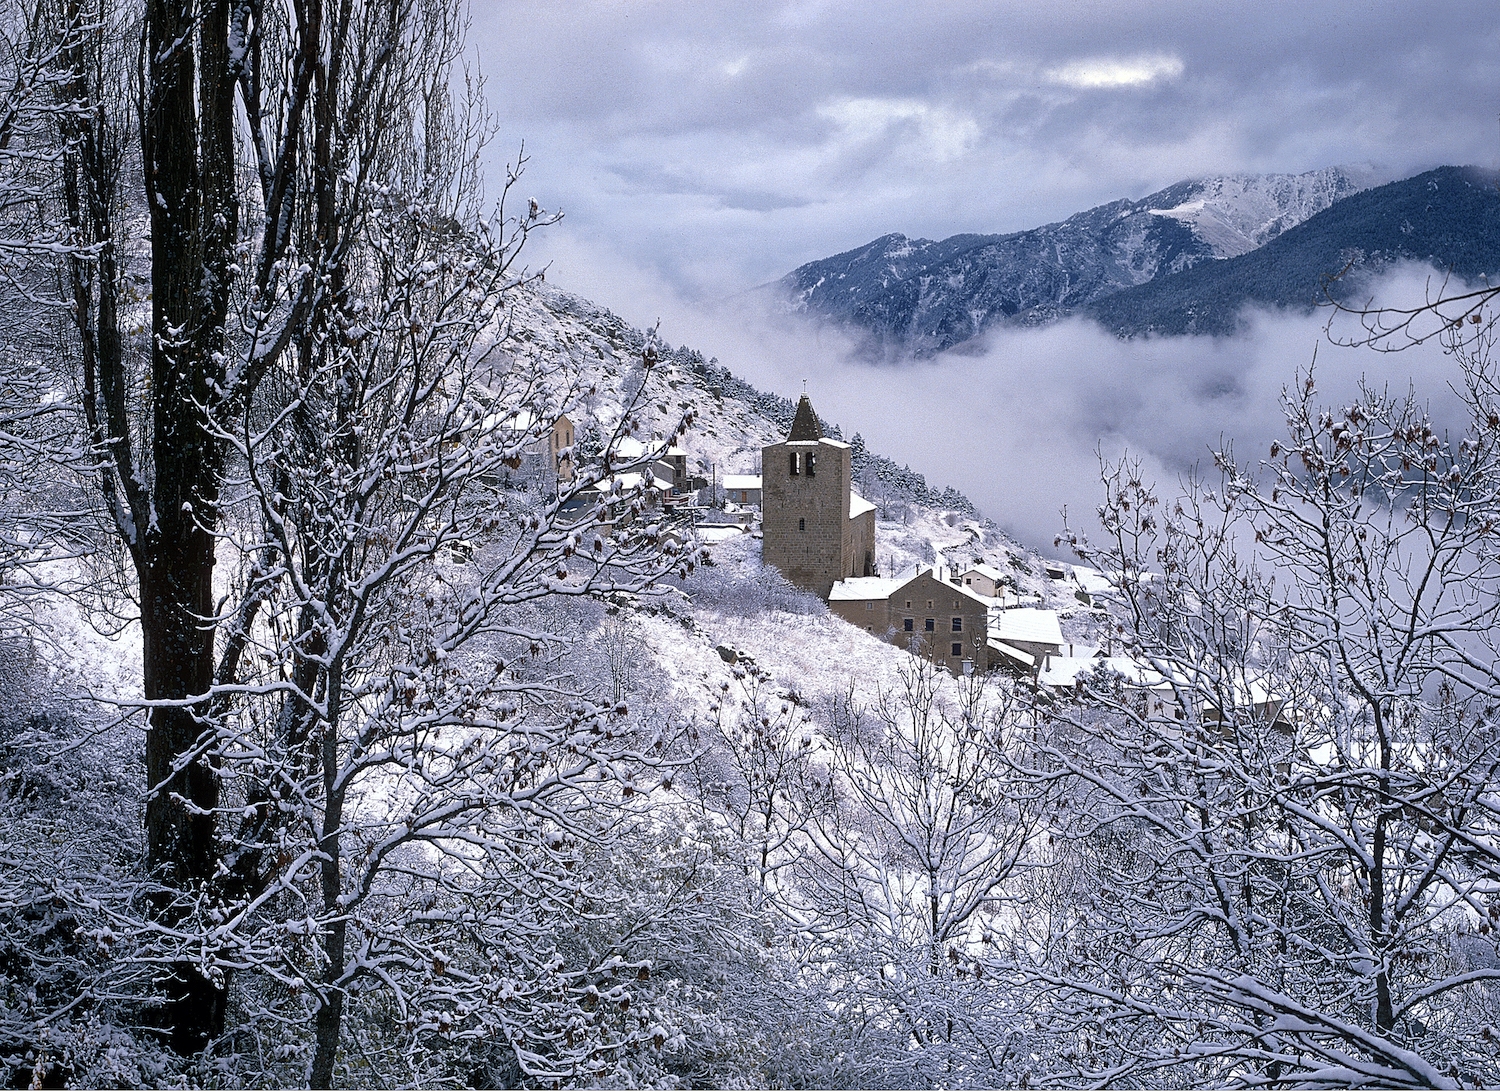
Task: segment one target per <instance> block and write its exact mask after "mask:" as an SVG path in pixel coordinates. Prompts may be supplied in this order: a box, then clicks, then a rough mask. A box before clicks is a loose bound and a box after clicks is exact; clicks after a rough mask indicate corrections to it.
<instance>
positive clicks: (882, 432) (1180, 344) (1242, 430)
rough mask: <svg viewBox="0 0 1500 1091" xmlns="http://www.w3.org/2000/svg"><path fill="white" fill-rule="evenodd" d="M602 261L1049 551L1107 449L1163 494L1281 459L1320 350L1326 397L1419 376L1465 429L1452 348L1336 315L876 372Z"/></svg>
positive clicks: (1058, 327)
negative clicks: (1369, 341) (1408, 342)
mask: <svg viewBox="0 0 1500 1091" xmlns="http://www.w3.org/2000/svg"><path fill="white" fill-rule="evenodd" d="M569 256H570V257H573V258H579V257H582V256H583V253H582V251H575V252H574V253H572V254H571V255H569ZM566 264H568V265H573V262H572V261H569V262H567V263H566ZM588 267H589V268H591V269H593V270H595V272H594V274H593V277H592V279H591V280H590V282H589V283H587V284H585V285H579V286H578V288H579V289H580V290H583V291H584V292H585V294H590V293H592V295H593V298H595V299H597V300H598V301H600V302H602V303H605V304H606V305H608V306H611V307H613V308H614V309H615V310H617V311H618V312H620V313H621V314H622V315H623V316H624V317H626V318H628V319H629V320H631V321H632V322H635V323H637V324H647V325H649V324H651V323H653V322H655V321H656V319H658V318H660V319H661V322H662V325H661V333H662V336H663V337H665V338H666V339H667V340H668V341H670V342H672V343H673V344H683V343H685V344H688V345H691V346H692V347H694V348H696V349H698V350H700V351H701V352H703V353H704V354H705V355H707V356H717V357H718V358H719V360H720V362H722V363H724V364H725V365H727V366H728V367H729V368H730V369H731V370H733V371H734V372H735V373H737V374H739V375H742V376H743V377H744V378H746V379H747V380H749V381H750V382H752V383H754V384H755V385H756V386H758V387H761V388H762V389H766V390H772V391H775V392H777V393H780V394H783V395H785V396H788V397H795V396H796V394H797V393H798V392H799V391H800V390H801V389H802V381H803V380H804V379H806V380H807V389H808V392H809V393H810V394H811V395H812V398H813V404H814V405H815V406H816V407H817V409H818V412H819V414H820V415H821V416H823V417H824V418H825V419H827V420H830V421H835V422H837V423H838V424H839V426H840V427H841V428H842V429H843V431H844V434H845V436H849V435H852V434H853V433H855V432H859V433H860V434H862V435H863V436H864V438H865V440H866V442H867V443H868V444H869V445H870V447H871V448H872V449H874V450H876V451H879V452H881V453H882V454H885V455H887V456H889V457H891V458H893V459H895V460H896V461H897V462H904V463H909V464H910V465H911V467H912V468H913V469H915V470H918V471H920V472H921V473H923V474H925V475H926V476H927V480H928V482H929V483H930V484H933V485H935V486H938V487H942V486H945V485H953V486H955V487H957V488H959V489H961V490H962V491H963V492H965V493H966V494H967V495H968V496H969V497H970V498H971V499H972V500H973V501H974V502H975V504H977V505H978V506H979V508H980V510H982V511H983V512H984V513H985V514H986V515H988V516H989V517H990V518H992V519H994V520H995V521H996V522H997V523H999V524H1000V525H1001V526H1003V527H1005V528H1006V529H1007V530H1009V531H1010V532H1011V533H1012V534H1014V535H1015V536H1016V537H1017V538H1018V539H1019V540H1020V541H1021V542H1023V543H1024V544H1026V545H1029V546H1033V547H1036V548H1038V549H1042V550H1043V551H1051V550H1052V539H1053V536H1054V535H1055V534H1056V533H1057V531H1058V530H1059V529H1060V528H1061V526H1062V516H1061V514H1060V513H1061V511H1062V509H1063V508H1064V507H1066V508H1067V510H1068V513H1069V520H1070V522H1072V524H1073V525H1074V526H1075V527H1077V528H1079V529H1081V530H1084V531H1092V530H1093V529H1094V528H1095V526H1096V525H1097V520H1096V518H1095V516H1094V510H1095V508H1096V507H1097V505H1098V502H1099V499H1100V495H1101V491H1100V487H1099V458H1100V456H1102V457H1104V458H1105V459H1116V458H1119V457H1120V456H1121V455H1122V454H1125V453H1127V452H1128V453H1129V454H1131V455H1133V456H1135V457H1137V458H1139V459H1141V461H1142V462H1143V463H1144V465H1145V469H1146V472H1147V474H1148V475H1149V476H1152V477H1154V478H1155V479H1156V480H1157V481H1158V482H1159V483H1160V484H1161V486H1162V488H1163V489H1164V490H1166V489H1169V488H1171V487H1173V486H1174V485H1175V482H1176V480H1177V479H1178V477H1180V476H1181V475H1183V474H1185V473H1187V472H1188V471H1189V470H1191V469H1192V467H1194V466H1195V465H1198V466H1202V467H1205V468H1211V462H1212V459H1211V452H1212V451H1213V450H1214V449H1217V448H1219V447H1221V446H1223V445H1224V444H1227V443H1232V444H1233V450H1234V453H1235V456H1236V457H1237V459H1238V460H1239V461H1240V463H1241V464H1242V465H1243V464H1254V463H1256V462H1257V461H1259V460H1260V459H1263V458H1265V457H1266V455H1267V452H1268V448H1269V445H1270V442H1271V441H1272V440H1273V439H1276V438H1279V437H1281V436H1282V435H1283V434H1284V432H1285V418H1284V414H1283V411H1282V406H1281V393H1282V390H1283V389H1284V388H1285V387H1287V386H1288V385H1290V384H1291V383H1292V382H1294V380H1295V378H1296V375H1297V373H1298V370H1299V369H1301V370H1303V371H1305V370H1306V369H1307V368H1308V367H1309V366H1310V365H1312V364H1313V361H1314V354H1315V353H1316V366H1315V377H1316V382H1317V388H1318V394H1319V398H1320V400H1321V401H1323V402H1324V403H1326V404H1329V405H1331V406H1338V405H1344V404H1348V402H1349V401H1350V399H1352V398H1353V396H1354V394H1355V392H1356V390H1357V388H1358V384H1359V383H1360V381H1361V380H1364V381H1366V382H1369V383H1372V384H1375V385H1377V386H1388V387H1389V388H1390V389H1391V390H1392V392H1393V393H1404V392H1405V391H1406V389H1407V388H1408V386H1411V387H1413V388H1415V390H1416V391H1417V393H1418V394H1419V396H1421V397H1422V398H1424V399H1425V400H1427V401H1428V403H1429V405H1430V411H1431V413H1432V415H1433V418H1434V420H1435V421H1437V422H1440V423H1444V422H1453V423H1455V424H1457V425H1459V426H1461V420H1460V418H1459V416H1458V408H1457V399H1456V398H1455V396H1454V395H1453V392H1452V391H1451V390H1450V389H1449V387H1448V383H1449V382H1450V381H1451V379H1452V378H1453V377H1454V375H1455V374H1456V369H1455V367H1454V364H1453V362H1452V361H1451V360H1450V359H1448V358H1447V357H1445V356H1444V355H1443V353H1442V351H1441V349H1440V348H1439V347H1438V346H1437V345H1435V344H1428V345H1423V346H1420V347H1417V348H1412V349H1409V350H1407V351H1404V352H1399V353H1379V352H1376V351H1373V350H1371V349H1368V348H1343V347H1339V346H1337V345H1334V344H1332V343H1330V341H1329V339H1328V337H1327V336H1326V334H1325V329H1324V327H1325V324H1326V322H1327V319H1328V315H1327V314H1326V313H1319V314H1314V315H1307V316H1303V315H1287V314H1284V313H1264V312H1262V313H1254V314H1251V315H1249V316H1248V317H1249V322H1248V325H1247V328H1246V330H1245V331H1244V332H1243V333H1242V334H1241V335H1239V336H1237V337H1233V338H1211V337H1177V338H1143V339H1137V340H1133V341H1121V340H1119V339H1117V338H1116V337H1114V336H1113V335H1111V334H1109V333H1107V332H1105V331H1104V330H1102V329H1100V328H1099V327H1098V326H1096V325H1094V324H1093V323H1091V322H1087V321H1084V320H1068V321H1064V322H1059V323H1056V324H1054V325H1050V326H1045V327H1041V328H1038V329H1024V330H1022V329H1016V330H1010V329H1002V330H997V331H995V332H993V333H992V334H990V335H989V336H987V337H986V338H985V339H984V340H983V341H982V342H981V343H978V344H975V343H969V344H966V345H964V346H960V347H959V348H957V349H955V350H952V351H949V352H946V353H943V354H941V355H939V356H937V357H934V358H932V359H930V360H924V361H919V362H914V363H908V364H902V365H889V364H868V363H864V362H861V361H860V360H858V359H857V358H855V357H854V355H853V353H852V349H851V344H850V341H849V340H848V339H847V338H845V337H843V336H842V335H840V334H838V333H837V332H834V331H830V330H828V329H826V328H820V327H818V326H815V325H813V324H810V323H807V322H802V321H799V320H791V321H787V320H780V319H768V318H765V317H763V316H756V315H753V314H748V313H744V312H743V311H740V310H737V309H735V308H732V307H720V308H718V309H715V310H710V309H706V308H703V307H701V306H694V305H690V304H687V303H684V302H682V301H681V300H680V298H678V297H677V295H676V294H675V293H674V292H673V291H672V290H671V289H670V288H668V287H667V286H666V285H664V284H662V283H661V282H659V281H656V280H654V279H653V278H652V277H651V276H650V275H649V274H647V273H645V272H644V271H642V270H640V269H637V268H632V267H629V266H627V265H624V264H622V263H620V262H618V261H613V262H612V261H608V260H601V261H596V262H591V263H590V264H589V266H588ZM1429 275H1430V273H1429V272H1428V271H1424V270H1420V269H1415V268H1405V269H1401V270H1397V271H1395V272H1393V273H1392V274H1390V275H1388V276H1386V277H1385V278H1383V279H1382V281H1381V282H1380V283H1379V284H1378V285H1377V286H1376V291H1375V298H1376V299H1377V301H1379V302H1382V303H1387V304H1396V303H1402V304H1404V305H1411V304H1412V303H1414V302H1419V301H1420V300H1421V299H1422V298H1423V293H1424V291H1425V290H1426V288H1427V278H1428V277H1429ZM569 286H570V287H572V285H569ZM1355 331H1357V326H1350V327H1346V329H1345V332H1346V333H1352V332H1355Z"/></svg>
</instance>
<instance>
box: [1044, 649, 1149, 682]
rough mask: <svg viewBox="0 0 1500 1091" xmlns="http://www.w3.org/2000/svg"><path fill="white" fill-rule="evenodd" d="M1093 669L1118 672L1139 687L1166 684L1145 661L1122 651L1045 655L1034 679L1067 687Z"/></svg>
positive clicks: (1090, 672) (1091, 672)
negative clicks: (1088, 655) (1088, 656)
mask: <svg viewBox="0 0 1500 1091" xmlns="http://www.w3.org/2000/svg"><path fill="white" fill-rule="evenodd" d="M1096 671H1101V672H1102V671H1108V672H1110V673H1113V674H1118V675H1120V676H1121V677H1122V678H1124V679H1125V684H1126V685H1128V686H1136V687H1139V688H1142V689H1156V688H1159V687H1162V686H1167V685H1169V684H1170V683H1168V682H1167V680H1166V679H1165V678H1163V677H1162V676H1161V674H1160V673H1159V672H1157V671H1155V670H1153V669H1152V668H1151V667H1150V665H1149V664H1146V663H1142V662H1141V661H1140V660H1138V659H1131V658H1130V657H1129V656H1122V655H1114V656H1109V657H1107V658H1105V657H1095V658H1092V659H1085V658H1082V657H1080V656H1072V657H1069V656H1063V655H1049V656H1046V657H1045V658H1044V659H1043V660H1042V669H1041V670H1040V671H1038V672H1037V678H1036V680H1037V683H1038V684H1039V685H1043V686H1050V687H1053V688H1055V689H1056V688H1068V689H1071V688H1072V687H1073V686H1074V685H1075V684H1077V682H1078V680H1079V679H1081V678H1083V677H1085V676H1087V675H1090V674H1093V673H1094V672H1096Z"/></svg>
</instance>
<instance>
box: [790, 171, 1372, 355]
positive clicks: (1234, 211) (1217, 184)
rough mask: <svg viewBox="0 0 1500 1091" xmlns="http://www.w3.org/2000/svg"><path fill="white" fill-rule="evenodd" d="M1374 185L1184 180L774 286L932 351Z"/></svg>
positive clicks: (1196, 258) (1169, 266)
mask: <svg viewBox="0 0 1500 1091" xmlns="http://www.w3.org/2000/svg"><path fill="white" fill-rule="evenodd" d="M1365 184H1367V182H1366V175H1364V174H1362V173H1360V172H1354V171H1349V170H1344V169H1339V168H1329V169H1325V170H1320V171H1312V172H1309V173H1307V174H1300V175H1256V176H1244V175H1231V176H1226V177H1220V178H1210V179H1203V180H1197V181H1186V182H1179V183H1177V184H1176V185H1173V186H1169V187H1168V188H1166V189H1164V190H1161V191H1159V192H1157V193H1153V194H1151V195H1149V196H1147V197H1144V198H1142V199H1140V200H1138V201H1132V200H1121V201H1114V202H1111V203H1110V204H1106V205H1100V206H1098V207H1097V208H1092V209H1089V210H1088V211H1086V212H1080V213H1079V214H1077V215H1076V216H1072V217H1070V218H1068V219H1067V220H1064V221H1062V222H1060V223H1054V224H1048V225H1046V226H1044V227H1038V228H1034V229H1032V230H1029V231H1021V232H1015V233H1013V234H1008V235H954V236H952V237H950V238H947V239H944V240H942V241H941V242H932V241H929V240H927V239H908V238H906V237H905V236H904V235H899V234H892V235H886V236H884V237H882V238H879V239H876V240H875V241H874V242H871V243H869V244H867V245H866V246H863V247H860V248H858V249H856V250H851V251H848V252H847V253H843V254H839V255H836V256H834V257H830V258H824V259H822V260H819V261H814V262H809V263H808V264H806V265H803V266H800V267H799V268H797V269H795V270H793V271H792V272H791V273H788V274H787V275H786V276H785V277H783V278H782V279H781V280H780V281H778V282H776V283H775V284H773V285H769V286H768V287H767V289H765V291H767V292H768V293H769V294H770V298H771V300H772V301H773V305H775V306H777V307H779V308H781V309H784V310H787V311H790V312H792V313H801V314H807V315H809V316H812V317H815V318H819V319H824V320H831V321H834V322H837V323H839V324H840V325H843V326H846V327H848V328H850V329H852V330H854V331H856V332H862V333H863V334H864V335H865V338H866V341H865V348H866V350H867V351H870V352H875V353H884V354H890V353H896V354H901V353H913V354H916V355H926V354H929V353H932V352H936V351H939V350H941V349H944V348H947V347H949V346H951V345H955V344H958V343H959V342H962V341H965V340H967V339H968V338H970V337H973V336H974V335H975V334H977V333H979V332H980V331H981V330H983V329H986V328H988V327H990V326H992V325H995V324H997V323H1005V322H1019V323H1025V324H1029V323H1036V322H1044V321H1048V320H1050V319H1052V318H1055V317H1057V316H1058V315H1060V314H1063V313H1066V312H1068V311H1071V310H1073V309H1076V308H1079V307H1083V306H1086V305H1087V304H1089V303H1092V302H1093V301H1095V300H1098V299H1101V298H1106V297H1108V296H1110V295H1113V294H1114V293H1117V292H1119V291H1121V290H1122V289H1127V288H1130V287H1133V286H1135V285H1139V284H1142V283H1147V282H1151V281H1153V280H1155V279H1158V278H1160V277H1163V276H1166V275H1169V274H1173V273H1178V272H1180V271H1182V270H1185V269H1190V268H1194V267H1197V266H1198V265H1201V264H1203V263H1210V264H1211V263H1212V262H1213V260H1214V259H1222V258H1226V257H1231V256H1234V255H1237V254H1242V253H1245V252H1247V251H1249V250H1252V249H1254V248H1255V247H1258V246H1261V245H1262V244H1264V243H1265V242H1266V241H1267V240H1268V239H1273V238H1275V237H1277V236H1278V235H1280V234H1281V233H1282V232H1284V231H1286V230H1288V229H1289V228H1291V227H1293V226H1294V225H1296V224H1298V223H1300V222H1302V221H1303V220H1305V219H1307V218H1308V217H1309V216H1311V215H1313V214H1315V213H1317V212H1320V211H1322V210H1323V209H1326V208H1328V207H1329V206H1330V205H1331V204H1333V203H1334V202H1336V201H1338V200H1340V199H1341V198H1344V197H1347V196H1348V195H1350V194H1352V193H1355V192H1357V191H1358V190H1359V189H1360V188H1361V187H1362V186H1363V185H1365Z"/></svg>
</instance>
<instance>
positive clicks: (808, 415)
mask: <svg viewBox="0 0 1500 1091" xmlns="http://www.w3.org/2000/svg"><path fill="white" fill-rule="evenodd" d="M786 438H787V442H788V443H802V442H806V441H808V440H819V439H822V438H823V426H822V425H821V424H819V423H818V415H817V414H816V413H814V412H813V407H812V402H811V401H809V400H808V397H807V395H806V394H803V395H802V397H801V399H800V400H799V401H798V402H797V416H796V417H795V418H793V420H792V431H791V434H790V435H788V436H787V437H786Z"/></svg>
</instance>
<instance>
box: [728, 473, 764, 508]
mask: <svg viewBox="0 0 1500 1091" xmlns="http://www.w3.org/2000/svg"><path fill="white" fill-rule="evenodd" d="M723 488H724V499H725V500H727V501H729V502H730V503H731V504H742V505H744V506H746V507H757V508H758V507H760V474H725V475H724V482H723Z"/></svg>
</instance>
